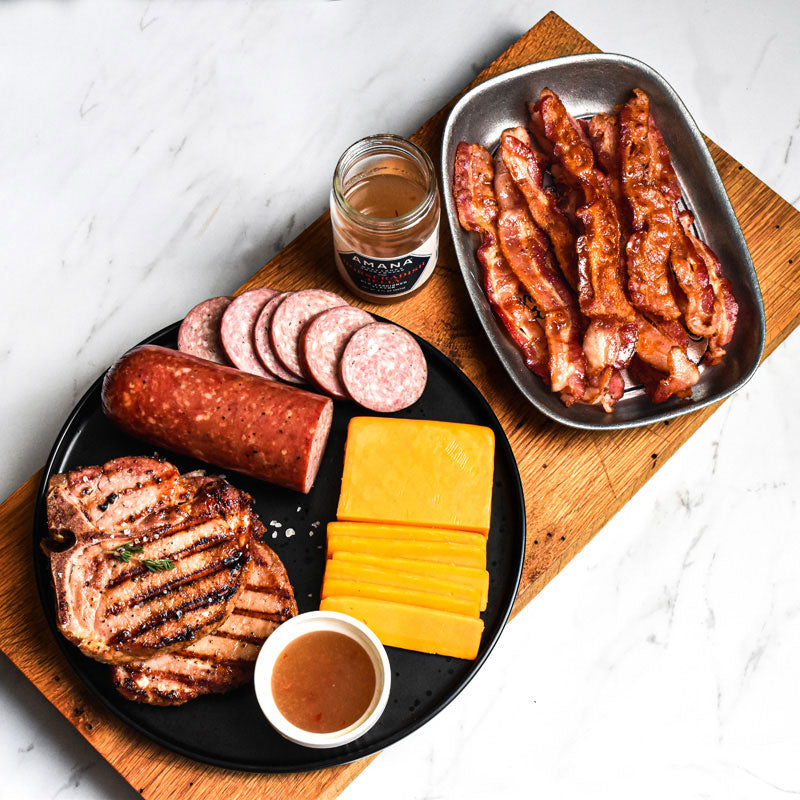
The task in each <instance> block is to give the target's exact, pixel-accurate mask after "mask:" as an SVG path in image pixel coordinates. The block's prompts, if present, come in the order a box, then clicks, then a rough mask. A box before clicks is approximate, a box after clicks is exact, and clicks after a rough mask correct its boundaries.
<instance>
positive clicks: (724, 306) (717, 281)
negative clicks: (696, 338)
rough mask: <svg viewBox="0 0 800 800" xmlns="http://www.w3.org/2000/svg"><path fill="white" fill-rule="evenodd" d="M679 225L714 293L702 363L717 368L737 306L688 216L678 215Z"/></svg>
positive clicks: (734, 321) (717, 260)
mask: <svg viewBox="0 0 800 800" xmlns="http://www.w3.org/2000/svg"><path fill="white" fill-rule="evenodd" d="M679 222H680V224H681V226H682V228H683V231H684V233H685V234H686V238H687V239H688V240H689V242H690V243H691V244H692V245H693V246H694V248H695V249H696V252H697V254H698V255H699V256H700V257H701V258H702V260H703V261H704V262H705V266H706V269H707V270H708V277H709V280H710V281H711V286H712V287H713V289H714V307H713V312H712V322H711V327H712V328H713V329H714V331H715V332H714V334H713V335H712V336H711V337H710V338H709V340H708V350H707V351H706V353H705V355H704V356H703V360H704V361H705V362H706V363H708V364H719V362H720V361H721V359H722V356H724V355H725V346H726V345H727V344H728V343H729V342H730V340H731V339H732V338H733V331H734V328H735V327H736V319H737V317H738V316H739V304H738V303H737V302H736V297H735V296H734V294H733V286H731V282H730V281H729V280H728V279H727V278H726V277H725V276H724V275H723V274H722V265H721V264H720V263H719V259H718V258H717V257H716V255H715V254H714V252H713V251H712V250H711V248H710V247H709V246H708V245H707V244H706V243H705V242H703V241H701V240H700V239H698V238H697V237H696V236H695V235H694V233H693V232H692V224H693V222H694V218H693V217H692V214H691V212H689V211H682V212H681V213H680V215H679Z"/></svg>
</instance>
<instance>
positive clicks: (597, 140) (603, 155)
mask: <svg viewBox="0 0 800 800" xmlns="http://www.w3.org/2000/svg"><path fill="white" fill-rule="evenodd" d="M589 141H590V142H591V144H592V150H593V151H594V157H595V159H596V161H597V163H598V164H599V165H600V166H601V167H602V169H603V172H604V173H605V175H606V177H607V178H608V191H609V193H610V195H611V199H612V200H613V201H614V205H615V206H616V209H617V216H618V217H619V225H620V231H621V232H622V238H623V240H626V239H627V238H628V235H629V233H630V227H631V226H630V222H629V221H628V209H627V206H626V203H625V197H624V196H623V193H622V164H621V163H620V157H619V122H618V120H617V117H616V115H615V114H602V113H601V114H595V115H594V116H593V117H592V118H591V119H590V120H589Z"/></svg>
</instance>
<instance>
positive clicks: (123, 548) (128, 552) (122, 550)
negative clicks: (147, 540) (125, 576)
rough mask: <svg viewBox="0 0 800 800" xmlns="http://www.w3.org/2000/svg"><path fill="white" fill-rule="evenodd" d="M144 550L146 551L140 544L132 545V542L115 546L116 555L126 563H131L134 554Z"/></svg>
mask: <svg viewBox="0 0 800 800" xmlns="http://www.w3.org/2000/svg"><path fill="white" fill-rule="evenodd" d="M142 552H144V548H143V547H142V546H141V545H140V544H133V545H132V544H131V543H130V542H126V543H125V544H121V545H120V546H119V547H115V548H114V557H115V558H118V559H119V560H120V561H124V562H125V563H126V564H130V563H131V558H133V554H134V553H142ZM137 560H138V559H137Z"/></svg>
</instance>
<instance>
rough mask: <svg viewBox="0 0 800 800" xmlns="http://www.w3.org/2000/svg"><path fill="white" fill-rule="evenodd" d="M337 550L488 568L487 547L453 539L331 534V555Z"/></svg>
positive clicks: (329, 541) (329, 542)
mask: <svg viewBox="0 0 800 800" xmlns="http://www.w3.org/2000/svg"><path fill="white" fill-rule="evenodd" d="M337 550H347V551H348V552H350V553H371V554H372V555H376V556H387V557H389V558H416V559H420V560H422V561H438V562H441V563H443V564H458V565H460V566H462V567H475V568H476V569H485V568H486V548H485V547H480V546H479V545H473V544H460V543H453V542H419V541H412V540H408V539H372V538H370V537H368V536H329V537H328V557H329V558H330V556H331V555H332V554H333V553H335V552H336V551H337Z"/></svg>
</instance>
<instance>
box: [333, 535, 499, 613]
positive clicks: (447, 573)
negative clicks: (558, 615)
mask: <svg viewBox="0 0 800 800" xmlns="http://www.w3.org/2000/svg"><path fill="white" fill-rule="evenodd" d="M337 562H343V563H348V564H358V565H362V566H367V567H378V568H381V569H386V570H392V571H393V572H394V573H395V574H397V575H400V574H402V573H409V572H410V573H414V574H416V575H423V576H427V577H431V578H440V579H445V580H450V581H455V582H458V583H462V584H463V585H464V586H468V587H472V588H474V589H476V590H477V591H479V592H480V595H481V611H483V610H484V609H485V608H486V603H487V600H488V598H489V573H488V572H487V571H486V570H485V569H475V568H474V567H461V566H457V565H455V564H442V563H439V562H436V561H419V560H418V559H413V558H387V557H383V556H377V555H374V554H371V553H348V552H346V551H343V550H340V551H337V552H335V553H333V554H332V558H331V559H329V560H328V566H329V567H330V565H331V564H336V563H337Z"/></svg>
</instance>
